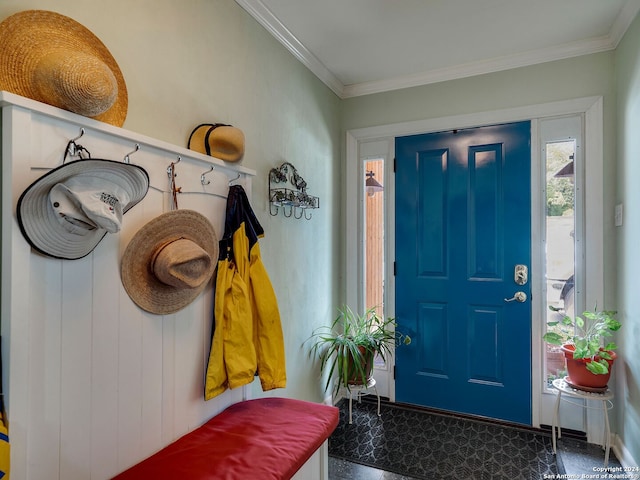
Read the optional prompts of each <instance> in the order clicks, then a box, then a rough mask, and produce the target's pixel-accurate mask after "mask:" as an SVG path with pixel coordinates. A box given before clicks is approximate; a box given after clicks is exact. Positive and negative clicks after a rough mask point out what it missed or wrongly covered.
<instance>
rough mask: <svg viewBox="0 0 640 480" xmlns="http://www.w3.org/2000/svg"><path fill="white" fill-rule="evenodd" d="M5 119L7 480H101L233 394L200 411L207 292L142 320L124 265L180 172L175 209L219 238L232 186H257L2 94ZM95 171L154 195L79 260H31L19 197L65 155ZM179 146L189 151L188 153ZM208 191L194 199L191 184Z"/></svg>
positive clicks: (149, 142) (195, 159)
mask: <svg viewBox="0 0 640 480" xmlns="http://www.w3.org/2000/svg"><path fill="white" fill-rule="evenodd" d="M0 105H2V126H1V128H2V310H1V313H2V317H1V322H2V324H1V327H2V344H3V345H2V349H3V363H4V389H5V398H6V403H7V409H8V417H9V422H10V438H11V449H12V457H11V463H12V465H11V477H12V479H13V480H26V479H28V480H40V479H41V480H56V479H60V480H76V479H78V480H79V479H97V480H99V479H107V478H111V477H112V476H113V475H115V474H116V473H118V472H120V471H122V470H124V469H125V468H127V467H129V466H130V465H132V464H134V463H137V462H138V461H140V460H141V459H143V458H144V457H146V456H148V455H150V454H152V453H153V452H155V451H157V450H159V449H160V448H161V447H163V446H165V445H167V444H168V443H170V442H171V441H173V440H174V439H176V438H177V437H179V436H181V435H183V434H184V433H186V432H188V431H190V430H192V429H194V428H195V427H197V426H199V425H200V424H202V423H203V422H204V421H205V420H206V419H208V418H210V417H211V416H213V415H215V414H217V413H218V412H220V411H222V410H223V409H224V408H225V407H227V406H228V405H230V404H232V403H235V402H237V401H240V400H243V389H237V390H233V391H227V392H225V393H224V394H223V395H221V396H219V397H217V398H215V399H213V400H210V401H208V402H205V401H204V396H203V389H204V375H205V368H206V362H207V358H208V353H209V345H210V338H211V325H212V314H211V311H212V294H211V289H207V290H206V291H205V293H204V294H202V295H200V296H199V297H198V298H197V300H196V301H194V302H193V303H192V304H190V305H189V306H188V307H186V308H185V309H184V310H181V311H180V312H178V313H175V314H173V315H167V316H157V315H152V314H149V313H146V312H144V311H142V310H140V309H139V308H138V307H137V306H136V305H135V304H134V303H133V302H132V301H131V299H130V298H129V297H128V295H127V293H126V292H125V290H124V288H123V287H122V284H121V282H120V258H121V256H122V253H123V252H124V249H125V248H126V246H127V244H128V242H129V240H130V239H131V238H132V236H133V235H134V234H135V232H136V231H137V230H138V229H139V228H140V227H142V226H143V225H144V224H145V223H146V222H147V221H149V220H151V219H152V218H154V217H156V216H157V215H159V214H161V213H163V212H165V211H167V210H168V209H169V208H170V207H169V206H170V203H169V198H170V196H169V195H168V194H167V193H163V192H161V191H159V190H165V191H166V190H168V176H167V167H168V166H169V164H170V163H171V162H176V161H177V157H178V156H180V157H181V160H180V163H179V164H177V165H176V172H177V174H178V176H177V177H176V184H177V185H178V186H180V187H181V188H182V191H183V192H200V193H198V194H196V193H184V194H180V195H178V205H179V207H180V208H189V209H194V210H197V211H199V212H200V213H202V214H204V215H205V216H207V217H208V218H209V219H210V220H211V221H212V223H213V225H214V227H215V228H216V232H217V234H218V236H219V237H220V236H221V235H222V234H223V228H224V213H225V205H226V200H225V198H223V197H220V196H215V195H208V194H202V192H209V193H218V194H222V195H226V193H227V189H228V184H229V179H235V178H236V177H237V175H238V174H240V179H239V180H238V182H239V183H240V184H242V185H244V187H245V189H246V190H247V194H248V195H250V193H251V178H252V176H253V175H254V173H255V172H253V171H252V170H250V169H247V168H244V167H242V166H237V165H235V164H227V163H224V162H222V161H220V160H217V159H214V158H211V157H206V156H204V155H200V154H198V153H195V152H191V151H189V150H187V149H185V148H182V147H176V146H173V145H169V144H166V143H163V142H159V141H156V140H154V139H151V138H148V137H144V136H141V135H137V134H134V133H131V132H127V131H126V130H123V129H120V128H117V127H113V126H111V125H107V124H104V123H101V122H97V121H94V120H91V119H87V118H85V117H81V116H78V115H75V114H72V113H69V112H66V111H62V110H59V109H56V108H53V107H50V106H47V105H43V104H40V103H38V102H34V101H32V100H28V99H24V98H22V97H18V96H15V95H12V94H8V93H6V92H2V93H0ZM81 127H83V128H84V129H85V133H84V135H83V137H82V138H80V139H79V140H78V143H80V144H81V145H83V146H84V147H85V148H87V149H88V150H89V151H90V152H91V157H92V158H104V159H110V160H122V159H124V156H125V155H126V154H127V153H129V152H132V151H133V150H134V148H135V145H136V144H138V145H139V147H140V149H139V151H137V152H136V153H133V154H132V155H131V156H130V160H131V163H135V164H139V165H141V166H142V167H144V168H145V169H146V170H147V171H148V173H149V175H150V178H151V185H152V187H154V188H152V189H150V190H149V193H148V195H147V196H146V197H145V199H144V200H143V201H142V202H141V203H140V204H138V205H137V206H135V207H134V208H133V209H132V210H130V211H129V212H128V213H127V214H126V215H125V216H124V219H123V228H122V230H121V232H120V233H119V234H107V236H106V237H105V238H104V239H103V240H102V242H101V243H100V244H99V245H98V246H97V247H96V249H95V250H94V251H93V252H92V253H91V254H90V255H89V256H87V257H85V258H83V259H79V260H57V259H53V258H49V257H45V256H42V255H39V254H37V253H34V252H32V251H31V248H30V247H29V244H28V243H27V242H26V240H25V239H24V238H23V237H22V234H21V233H20V230H19V227H18V223H17V220H16V215H15V206H16V202H17V200H18V198H19V196H20V194H21V193H22V192H23V191H24V190H25V189H26V188H27V187H28V186H29V185H30V184H31V183H32V182H33V181H34V180H36V179H37V178H38V177H40V176H41V175H43V174H45V173H46V172H47V171H48V169H50V168H53V167H56V166H59V165H60V164H61V163H62V158H63V153H64V149H65V147H66V144H67V142H68V141H69V140H70V139H71V138H74V137H76V136H78V135H79V130H80V128H81ZM185 143H186V139H185ZM212 165H213V166H215V170H214V171H213V172H211V173H210V174H208V175H207V177H206V179H207V180H210V181H211V183H210V184H208V185H206V186H203V185H202V183H201V181H200V180H201V178H200V176H201V174H202V173H203V172H205V171H208V170H210V167H211V166H212Z"/></svg>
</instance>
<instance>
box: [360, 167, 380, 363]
mask: <svg viewBox="0 0 640 480" xmlns="http://www.w3.org/2000/svg"><path fill="white" fill-rule="evenodd" d="M364 167H365V184H364V185H365V196H364V198H365V202H364V203H365V215H364V237H365V238H364V260H365V261H364V278H365V298H364V300H365V308H366V310H368V309H369V308H375V309H376V313H377V314H378V315H379V316H380V317H383V318H384V195H383V188H384V187H383V185H384V160H382V159H376V160H367V161H365V163H364ZM374 363H375V366H376V368H384V367H385V365H384V362H383V361H382V358H380V357H379V356H376V358H375V362H374Z"/></svg>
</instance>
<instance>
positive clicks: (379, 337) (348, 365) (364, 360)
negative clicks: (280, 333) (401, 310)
mask: <svg viewBox="0 0 640 480" xmlns="http://www.w3.org/2000/svg"><path fill="white" fill-rule="evenodd" d="M338 312H339V314H338V316H337V317H336V318H335V320H333V322H332V323H331V325H323V326H321V327H319V328H317V329H316V330H315V331H314V332H313V334H312V335H311V336H310V337H309V338H308V339H307V341H309V342H310V343H311V350H310V352H309V355H310V356H312V357H316V358H318V359H319V360H320V371H321V372H322V373H323V374H326V378H327V381H326V384H325V391H327V390H329V386H330V385H331V382H332V381H333V380H334V379H335V383H334V393H335V394H336V395H337V394H338V392H339V390H340V388H341V387H345V388H347V389H349V387H350V386H352V385H366V384H367V383H368V382H369V380H370V379H371V376H372V371H373V359H374V357H375V356H376V355H379V356H380V358H382V360H383V361H386V359H387V358H388V357H389V355H391V353H392V349H393V347H394V346H396V345H400V344H406V345H408V344H409V343H411V337H409V336H408V335H404V334H401V333H400V332H398V331H397V330H396V329H395V327H396V321H395V319H394V318H390V317H389V318H386V319H384V318H383V317H381V316H379V315H378V313H377V312H376V309H375V307H374V308H370V309H368V310H367V311H366V312H365V313H363V314H357V313H355V312H354V311H353V310H351V308H349V307H348V306H344V307H342V308H340V309H339V310H338Z"/></svg>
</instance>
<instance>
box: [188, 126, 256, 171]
mask: <svg viewBox="0 0 640 480" xmlns="http://www.w3.org/2000/svg"><path fill="white" fill-rule="evenodd" d="M187 147H188V148H189V149H191V150H194V151H196V152H200V153H204V154H205V155H210V156H212V157H216V158H219V159H220V160H224V161H225V162H237V161H238V160H240V159H241V158H242V155H244V133H242V130H240V129H239V128H237V127H234V126H233V125H226V124H224V123H203V124H201V125H198V126H197V127H196V128H194V129H193V131H192V132H191V135H189V141H188V142H187Z"/></svg>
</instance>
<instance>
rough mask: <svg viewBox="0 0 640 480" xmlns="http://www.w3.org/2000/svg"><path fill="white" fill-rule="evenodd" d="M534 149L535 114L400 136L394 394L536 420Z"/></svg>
mask: <svg viewBox="0 0 640 480" xmlns="http://www.w3.org/2000/svg"><path fill="white" fill-rule="evenodd" d="M530 151H531V147H530V122H520V123H514V124H507V125H498V126H489V127H481V128H471V129H465V130H455V131H448V132H443V133H433V134H424V135H412V136H407V137H399V138H397V139H396V176H395V182H396V188H395V191H396V216H395V222H396V227H395V228H396V308H395V310H396V317H397V321H398V328H399V329H400V331H402V332H404V333H409V334H410V335H411V336H412V339H413V342H412V343H411V345H408V346H401V347H398V348H397V349H396V400H397V401H398V402H404V403H411V404H417V405H422V406H428V407H433V408H437V409H443V410H449V411H454V412H460V413H468V414H473V415H481V416H486V417H491V418H496V419H502V420H507V421H512V422H516V423H521V424H527V425H530V424H531V302H530V296H531V291H530V284H531V283H530V281H528V279H527V281H526V283H524V284H522V285H521V284H518V283H517V282H516V276H515V272H516V267H517V266H519V265H520V266H524V267H526V269H527V273H528V272H529V267H530V258H531V213H530V212H531V206H530V203H531V202H530V190H531V187H530V184H531V182H530V170H531V153H530ZM518 268H519V270H518V271H519V272H522V267H518ZM519 282H520V283H522V280H519ZM516 292H522V293H524V295H526V300H524V301H519V300H523V297H522V296H520V299H519V300H512V301H507V300H511V299H512V298H513V297H514V295H515V294H516Z"/></svg>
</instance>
